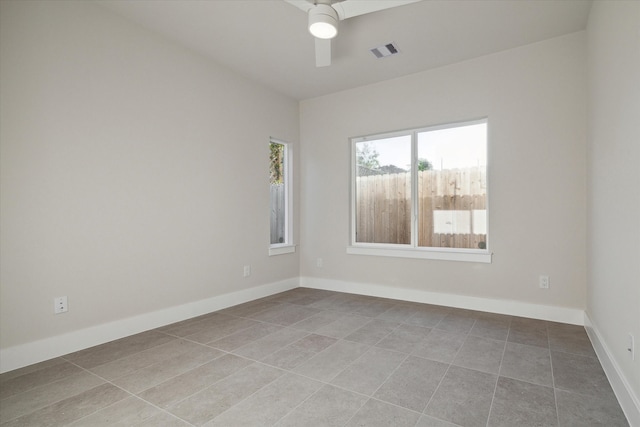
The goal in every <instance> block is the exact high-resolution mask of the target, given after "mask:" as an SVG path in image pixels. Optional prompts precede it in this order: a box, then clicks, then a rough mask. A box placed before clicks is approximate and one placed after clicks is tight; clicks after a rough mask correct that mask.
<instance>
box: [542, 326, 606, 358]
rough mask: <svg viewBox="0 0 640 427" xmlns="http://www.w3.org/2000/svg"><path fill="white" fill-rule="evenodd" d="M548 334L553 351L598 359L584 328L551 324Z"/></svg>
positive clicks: (548, 327)
mask: <svg viewBox="0 0 640 427" xmlns="http://www.w3.org/2000/svg"><path fill="white" fill-rule="evenodd" d="M547 332H548V334H549V348H551V350H553V351H563V352H566V353H575V354H579V355H581V356H589V357H596V353H595V351H594V350H593V347H592V345H591V341H590V340H589V336H588V335H587V332H586V331H585V330H584V327H582V326H576V325H566V324H563V323H551V322H549V323H548V325H547Z"/></svg>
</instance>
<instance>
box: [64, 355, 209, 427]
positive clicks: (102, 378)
mask: <svg viewBox="0 0 640 427" xmlns="http://www.w3.org/2000/svg"><path fill="white" fill-rule="evenodd" d="M134 354H135V353H134ZM219 357H221V356H219ZM215 359H217V358H215ZM215 359H212V360H215ZM115 360H120V359H115ZM69 363H73V362H69ZM108 363H109V362H108ZM206 363H209V362H205V364H206ZM76 366H78V365H76ZM98 366H100V365H98ZM200 366H202V365H200ZM78 367H79V368H81V369H83V370H84V371H86V372H88V373H90V374H92V375H93V376H96V377H98V378H100V379H101V380H103V381H105V383H108V384H111V385H112V386H114V387H116V388H118V389H120V390H122V391H124V392H125V393H127V394H128V395H129V397H133V398H135V399H139V400H141V401H143V402H145V403H146V404H148V405H151V406H152V407H154V408H156V409H158V410H159V411H161V412H166V413H168V414H169V415H171V416H172V417H175V418H179V417H177V416H176V415H174V414H172V413H170V412H169V411H167V410H165V409H163V408H161V407H159V406H158V405H156V404H154V403H153V402H150V401H148V400H146V399H144V398H143V397H141V396H138V395H137V394H135V393H132V392H130V391H129V390H127V389H125V388H123V387H120V386H119V385H117V384H115V383H113V382H112V381H110V380H108V379H106V378H104V377H102V376H100V375H98V374H96V373H94V372H91V371H90V370H88V369H86V368H83V367H82V366H78ZM142 369H144V368H142ZM193 369H196V368H193ZM138 370H139V369H138ZM134 372H135V371H134ZM178 375H181V374H178ZM118 378H121V377H118ZM172 378H175V377H172ZM114 379H115V378H114ZM160 384H162V383H160ZM156 385H157V384H156ZM152 387H155V386H152ZM94 388H95V387H94ZM150 388H151V387H150ZM143 391H144V390H143ZM140 393H142V391H141V392H140ZM127 398H128V397H125V398H124V399H120V400H118V401H116V402H114V403H112V404H111V405H108V406H105V407H103V408H100V409H98V410H96V411H94V412H92V413H91V414H87V415H86V416H84V417H81V418H78V419H77V420H74V421H73V423H76V422H78V421H80V420H81V419H83V418H86V417H89V416H91V415H93V414H96V413H98V412H100V411H102V410H103V409H106V408H108V407H109V406H113V405H116V404H117V403H119V402H122V401H123V400H125V399H127ZM154 416H155V415H154ZM179 419H180V420H181V421H186V420H182V418H179ZM142 422H144V421H142ZM73 423H71V424H73ZM187 423H188V424H189V425H192V426H193V424H191V423H189V422H188V421H187ZM137 424H140V423H137ZM194 427H195V426H194Z"/></svg>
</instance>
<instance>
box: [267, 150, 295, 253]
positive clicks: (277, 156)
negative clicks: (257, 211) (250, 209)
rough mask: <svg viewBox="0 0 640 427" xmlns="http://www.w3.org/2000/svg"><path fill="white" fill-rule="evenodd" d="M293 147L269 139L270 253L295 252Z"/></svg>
mask: <svg viewBox="0 0 640 427" xmlns="http://www.w3.org/2000/svg"><path fill="white" fill-rule="evenodd" d="M290 181H291V148H290V146H289V144H287V143H285V142H282V141H278V140H275V139H273V138H272V139H271V140H270V141H269V207H270V241H269V255H278V254H282V253H290V252H294V250H295V247H294V246H293V241H292V226H291V218H292V214H291V213H292V209H291V208H292V204H291V182H290Z"/></svg>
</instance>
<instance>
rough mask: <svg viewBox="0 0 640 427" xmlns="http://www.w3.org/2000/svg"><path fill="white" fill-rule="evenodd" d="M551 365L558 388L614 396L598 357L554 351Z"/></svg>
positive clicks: (608, 396) (592, 394) (594, 394)
mask: <svg viewBox="0 0 640 427" xmlns="http://www.w3.org/2000/svg"><path fill="white" fill-rule="evenodd" d="M551 366H552V369H553V380H554V382H555V387H556V388H560V389H563V390H566V391H571V392H574V393H579V394H587V395H591V396H602V397H606V398H610V397H611V396H613V390H612V389H611V386H610V385H609V380H608V379H607V376H606V375H605V373H604V371H603V370H602V366H600V362H598V359H594V358H593V357H586V356H579V355H577V354H570V353H563V352H556V351H552V352H551Z"/></svg>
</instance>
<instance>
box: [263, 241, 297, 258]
mask: <svg viewBox="0 0 640 427" xmlns="http://www.w3.org/2000/svg"><path fill="white" fill-rule="evenodd" d="M295 251H296V245H286V244H285V245H273V246H270V247H269V256H273V255H284V254H292V253H294V252H295Z"/></svg>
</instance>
